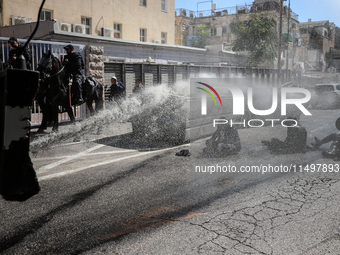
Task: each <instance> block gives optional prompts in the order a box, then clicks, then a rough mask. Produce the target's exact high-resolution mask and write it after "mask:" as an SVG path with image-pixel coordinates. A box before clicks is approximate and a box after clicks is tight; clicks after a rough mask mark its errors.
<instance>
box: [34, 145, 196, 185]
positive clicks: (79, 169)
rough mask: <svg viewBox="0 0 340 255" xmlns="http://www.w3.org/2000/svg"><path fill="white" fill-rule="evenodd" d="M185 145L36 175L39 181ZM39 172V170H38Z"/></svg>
mask: <svg viewBox="0 0 340 255" xmlns="http://www.w3.org/2000/svg"><path fill="white" fill-rule="evenodd" d="M187 146H190V144H186V145H180V146H176V147H171V148H166V149H162V150H158V151H149V152H142V153H139V154H136V155H131V156H127V157H123V158H117V159H111V160H107V161H104V162H101V163H97V164H93V165H90V166H85V167H80V168H77V169H72V170H67V171H63V172H59V173H55V174H50V175H46V176H42V177H38V179H39V181H43V180H48V179H53V178H57V177H61V176H65V175H69V174H74V173H77V172H81V171H84V170H86V169H89V168H94V167H97V166H103V165H107V164H111V163H115V162H118V161H121V160H126V159H130V158H136V157H140V156H144V155H148V154H152V153H159V152H164V151H168V150H173V149H177V148H181V147H187ZM96 147H97V146H96ZM79 154H80V153H79ZM77 155H78V154H77ZM39 173H41V172H39Z"/></svg>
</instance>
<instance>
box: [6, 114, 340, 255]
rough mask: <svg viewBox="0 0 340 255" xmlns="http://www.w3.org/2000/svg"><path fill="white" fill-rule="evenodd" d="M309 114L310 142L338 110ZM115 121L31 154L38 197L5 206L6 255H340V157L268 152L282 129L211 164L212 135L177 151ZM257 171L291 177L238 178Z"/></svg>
mask: <svg viewBox="0 0 340 255" xmlns="http://www.w3.org/2000/svg"><path fill="white" fill-rule="evenodd" d="M312 114H313V116H312V117H307V116H304V117H302V119H301V124H302V125H303V126H305V127H306V129H307V131H308V143H310V142H311V141H312V137H313V136H318V137H323V136H325V135H326V134H329V133H331V132H335V131H336V129H335V126H334V122H335V120H336V118H338V117H339V116H338V111H335V110H324V111H321V110H318V111H316V110H315V111H312ZM115 125H116V126H115V128H114V130H115V133H114V135H111V136H110V135H108V133H110V132H107V133H106V135H102V134H101V133H100V132H97V133H96V134H95V133H94V134H92V135H90V136H87V137H86V139H85V141H84V139H83V137H82V136H81V135H79V134H73V135H71V136H68V137H67V139H64V140H60V143H51V146H45V147H43V149H41V150H39V149H36V148H35V149H34V150H33V151H32V157H31V158H32V161H33V163H34V167H35V169H36V172H37V175H38V179H39V182H40V185H41V192H40V193H39V194H38V195H36V196H34V197H32V198H30V199H29V200H27V201H25V202H9V201H5V200H3V199H1V200H0V212H1V217H0V226H1V228H0V253H1V254H233V255H235V254H339V251H340V229H339V224H340V220H339V212H338V208H339V203H340V197H339V194H338V190H339V188H340V178H339V172H338V171H337V170H336V169H337V167H339V164H340V162H338V161H333V160H330V159H324V158H322V156H321V151H320V150H318V151H310V152H307V153H305V154H293V155H273V154H270V153H269V152H268V151H267V150H266V148H264V147H262V145H261V140H263V139H269V138H272V137H277V138H280V139H284V138H285V135H286V129H285V128H283V127H280V126H275V127H263V128H248V129H240V130H239V133H240V137H241V142H242V151H241V152H240V154H238V155H234V156H230V157H228V158H204V157H203V155H202V148H203V147H204V143H205V139H202V140H199V141H195V142H192V143H191V144H185V145H180V146H171V147H169V145H167V144H165V143H155V142H150V141H135V140H134V139H133V137H132V135H131V133H129V132H130V131H131V129H130V126H129V123H118V124H115ZM328 146H329V144H328V145H324V146H322V147H321V149H323V150H324V149H327V147H328ZM37 148H39V147H37ZM182 149H189V150H190V152H191V156H190V157H178V156H175V153H176V152H179V151H180V150H182ZM318 164H320V165H318ZM204 166H205V167H208V166H215V167H216V168H217V166H220V167H223V166H224V167H225V168H224V169H227V168H228V167H229V169H233V171H234V172H227V171H226V172H222V173H216V172H214V173H207V172H202V171H203V169H207V168H204ZM255 166H256V167H258V168H257V169H259V167H262V168H261V169H262V170H263V169H265V168H263V167H264V166H265V167H267V169H270V166H276V167H281V169H285V170H286V169H288V168H290V172H283V171H282V172H280V171H279V172H272V173H270V172H242V171H241V169H246V167H248V169H250V168H251V167H255ZM319 166H320V167H319ZM306 167H307V168H306ZM318 167H319V168H318ZM312 168H317V169H316V170H315V171H314V172H312V171H311V170H312ZM198 169H201V170H202V171H201V172H197V171H198ZM210 169H212V168H210ZM254 169H255V168H254ZM295 169H296V171H294V170H295ZM300 169H302V171H301V172H300ZM307 169H309V171H308V172H307ZM331 169H333V171H332V170H331ZM195 170H196V171H195ZM335 171H337V172H335Z"/></svg>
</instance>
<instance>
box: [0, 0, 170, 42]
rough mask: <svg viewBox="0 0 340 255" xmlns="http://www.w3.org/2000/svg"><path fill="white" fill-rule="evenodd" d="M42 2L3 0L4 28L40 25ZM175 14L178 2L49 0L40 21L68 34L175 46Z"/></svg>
mask: <svg viewBox="0 0 340 255" xmlns="http://www.w3.org/2000/svg"><path fill="white" fill-rule="evenodd" d="M41 1H42V0H30V1H23V0H2V1H0V27H6V26H12V25H18V24H22V23H29V22H36V21H37V18H38V17H37V16H38V10H39V7H40V4H41ZM174 12H175V0H147V1H146V0H124V1H114V0H72V1H68V0H49V1H46V2H45V4H44V7H43V11H42V14H41V15H40V17H39V19H40V20H42V21H46V20H54V21H55V30H61V31H65V32H74V33H78V34H87V35H96V36H104V37H109V38H110V37H111V38H117V39H124V40H132V41H142V42H151V43H152V42H154V43H164V44H174V42H175V41H174V33H175V32H174V23H175V17H174ZM47 35H48V34H47ZM41 39H44V38H41Z"/></svg>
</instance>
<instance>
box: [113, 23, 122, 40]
mask: <svg viewBox="0 0 340 255" xmlns="http://www.w3.org/2000/svg"><path fill="white" fill-rule="evenodd" d="M116 34H117V35H118V36H119V37H115V35H116ZM113 38H119V39H122V24H120V23H114V24H113Z"/></svg>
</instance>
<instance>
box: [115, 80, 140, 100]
mask: <svg viewBox="0 0 340 255" xmlns="http://www.w3.org/2000/svg"><path fill="white" fill-rule="evenodd" d="M110 89H111V92H110V97H109V100H110V101H112V100H114V101H115V102H121V100H124V99H125V98H126V88H125V86H124V84H123V83H122V82H121V81H118V80H117V77H116V76H112V77H111V87H110ZM143 89H144V86H143V83H142V82H141V80H138V79H137V80H136V81H135V86H134V88H133V89H132V93H133V94H138V93H141V92H142V90H143Z"/></svg>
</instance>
